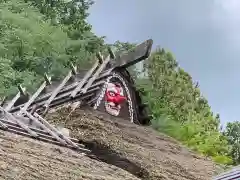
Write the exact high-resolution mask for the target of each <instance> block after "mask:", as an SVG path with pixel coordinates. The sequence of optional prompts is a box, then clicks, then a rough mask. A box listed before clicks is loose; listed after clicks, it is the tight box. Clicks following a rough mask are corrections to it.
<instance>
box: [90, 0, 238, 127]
mask: <svg viewBox="0 0 240 180" xmlns="http://www.w3.org/2000/svg"><path fill="white" fill-rule="evenodd" d="M90 13H91V15H90V17H89V22H90V23H91V24H92V25H93V31H94V32H95V33H96V34H97V35H105V36H107V41H108V42H114V41H116V40H120V41H129V42H136V43H140V42H142V41H144V40H146V39H148V38H152V39H153V40H154V46H157V45H160V46H161V47H164V48H166V49H168V50H170V51H171V52H173V53H174V55H175V57H176V59H177V61H178V62H179V64H180V66H181V67H183V68H184V69H185V70H186V71H187V72H189V73H190V74H191V75H192V77H193V79H194V80H195V81H198V82H199V83H200V89H201V92H202V94H203V95H204V96H205V97H206V98H207V99H208V101H209V104H210V105H211V107H212V110H213V111H214V113H220V116H221V121H222V124H226V122H228V121H234V120H240V113H239V112H240V106H239V105H240V102H239V101H240V0H181V1H180V0H148V1H146V0H96V3H95V5H93V6H92V8H91V9H90Z"/></svg>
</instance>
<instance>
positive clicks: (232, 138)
mask: <svg viewBox="0 0 240 180" xmlns="http://www.w3.org/2000/svg"><path fill="white" fill-rule="evenodd" d="M224 135H225V136H226V137H227V140H228V143H229V144H230V145H231V147H232V148H231V151H230V155H231V157H232V158H233V161H234V164H239V163H240V122H238V121H235V122H229V123H227V126H226V130H225V131H224Z"/></svg>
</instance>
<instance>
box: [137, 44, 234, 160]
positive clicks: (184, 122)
mask: <svg viewBox="0 0 240 180" xmlns="http://www.w3.org/2000/svg"><path fill="white" fill-rule="evenodd" d="M146 68H147V73H148V76H147V77H145V79H138V85H139V86H140V87H144V89H145V94H146V95H145V100H146V101H147V102H148V104H149V106H150V109H151V112H152V116H153V121H152V125H153V126H154V128H156V129H157V130H159V131H162V132H165V133H167V134H169V135H171V136H173V137H175V138H177V139H178V140H180V141H182V142H184V143H185V144H186V145H188V146H189V147H191V148H192V149H194V150H197V151H198V152H200V153H202V154H203V155H206V156H211V157H213V159H214V160H216V161H217V162H221V163H231V158H230V157H229V156H228V152H229V149H230V147H229V146H228V143H227V140H226V138H225V137H224V136H223V135H222V134H221V133H220V132H219V125H220V120H219V115H216V116H215V115H214V114H213V113H212V111H211V108H210V106H209V105H208V102H207V100H206V99H205V98H204V97H203V96H202V95H201V94H200V89H199V87H198V84H197V83H194V82H193V80H192V77H191V76H190V75H189V74H188V73H187V72H185V71H184V70H183V69H182V68H180V67H179V66H178V63H177V61H176V60H175V58H174V57H173V55H172V54H171V53H170V52H166V51H165V50H164V49H161V48H159V49H158V50H156V51H155V52H154V53H153V54H152V55H151V57H150V58H149V60H148V61H147V64H146Z"/></svg>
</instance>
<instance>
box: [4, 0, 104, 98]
mask: <svg viewBox="0 0 240 180" xmlns="http://www.w3.org/2000/svg"><path fill="white" fill-rule="evenodd" d="M40 2H42V3H43V2H45V3H46V2H48V3H50V4H51V2H50V1H37V0H36V1H27V0H25V1H23V0H11V1H10V0H9V1H2V2H1V4H0V29H1V32H0V36H1V39H0V58H1V65H2V66H1V69H0V71H1V74H2V76H1V79H2V81H0V84H1V85H2V86H1V89H0V95H1V96H3V95H12V94H14V93H15V92H16V85H17V84H19V83H22V84H23V85H24V86H26V87H27V88H28V90H30V91H31V90H33V89H35V88H36V86H37V85H38V84H39V83H40V82H41V81H39V79H41V78H42V76H43V74H44V73H48V74H49V75H51V76H52V77H53V79H57V78H61V77H62V75H64V74H65V73H66V71H67V66H68V65H69V62H74V63H77V64H81V67H79V68H83V69H84V68H87V67H89V65H90V64H91V61H90V60H92V59H93V58H92V55H93V53H95V52H96V51H99V50H100V49H101V48H100V47H102V44H103V39H102V38H98V37H96V36H95V35H94V34H93V33H92V32H91V31H90V30H91V26H90V25H89V24H87V23H86V22H85V18H86V16H87V13H86V12H87V8H88V5H86V4H84V3H82V6H81V7H80V5H79V6H78V10H77V11H76V12H75V10H74V9H75V8H76V7H74V5H73V4H72V5H71V3H67V4H63V2H61V1H54V2H55V4H54V3H53V5H54V6H56V8H55V7H54V6H53V7H51V8H50V7H48V6H47V5H46V4H45V5H44V4H42V6H41V7H44V8H47V10H41V9H40V11H39V9H38V8H40V5H38V4H37V3H40ZM74 2H75V3H77V1H74ZM32 5H34V6H32ZM66 5H67V7H68V8H67V9H65V10H66V11H68V12H70V11H73V12H75V13H68V15H67V14H65V15H64V13H62V12H61V11H62V10H63V8H65V7H66ZM89 5H90V4H89ZM36 7H38V8H36ZM71 8H72V9H71ZM53 11H54V12H53ZM54 13H55V15H53V14H54ZM65 16H66V17H67V18H66V17H65ZM80 16H81V17H82V19H79V21H78V18H79V17H80ZM53 17H58V20H57V22H58V23H57V24H56V23H55V24H54V23H53V20H52V18H53ZM64 17H65V18H64ZM80 21H81V22H80ZM80 24H81V27H82V29H81V28H80ZM83 26H84V28H83ZM80 29H81V31H80ZM74 31H76V32H79V33H80V34H81V36H80V35H76V34H75V36H73V34H74V33H73V32H74ZM84 36H85V38H84Z"/></svg>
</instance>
